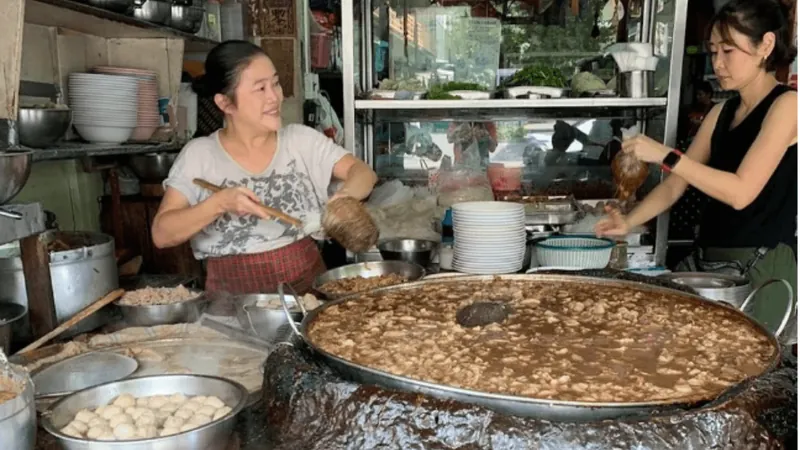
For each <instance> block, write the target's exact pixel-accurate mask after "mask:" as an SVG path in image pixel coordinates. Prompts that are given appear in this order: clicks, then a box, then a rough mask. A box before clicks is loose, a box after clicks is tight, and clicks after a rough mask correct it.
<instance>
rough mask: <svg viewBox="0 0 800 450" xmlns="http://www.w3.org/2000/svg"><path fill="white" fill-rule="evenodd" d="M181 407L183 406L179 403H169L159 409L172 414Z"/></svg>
mask: <svg viewBox="0 0 800 450" xmlns="http://www.w3.org/2000/svg"><path fill="white" fill-rule="evenodd" d="M180 407H181V405H179V404H177V403H167V404H166V405H164V406H162V407H161V408H159V410H160V411H166V412H168V413H170V414H171V413H174V412H175V411H177V410H178V409H180Z"/></svg>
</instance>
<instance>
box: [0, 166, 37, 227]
mask: <svg viewBox="0 0 800 450" xmlns="http://www.w3.org/2000/svg"><path fill="white" fill-rule="evenodd" d="M32 156H33V152H30V151H25V152H16V151H0V206H2V205H4V204H6V203H8V202H9V201H11V199H13V198H14V197H15V196H16V195H17V194H19V191H21V190H22V187H23V186H25V183H26V182H27V181H28V177H29V176H30V174H31V160H32ZM0 216H5V217H8V218H10V219H21V218H22V215H21V214H19V213H16V212H11V211H6V210H4V209H2V208H0Z"/></svg>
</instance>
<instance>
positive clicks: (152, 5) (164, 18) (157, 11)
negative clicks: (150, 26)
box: [133, 0, 172, 25]
mask: <svg viewBox="0 0 800 450" xmlns="http://www.w3.org/2000/svg"><path fill="white" fill-rule="evenodd" d="M171 8H172V2H167V1H161V0H145V1H144V3H143V4H142V5H141V6H136V8H134V10H133V17H136V18H137V19H140V20H144V21H145V22H150V23H157V24H160V25H169V20H170V17H171V15H172V10H171Z"/></svg>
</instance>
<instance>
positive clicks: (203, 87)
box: [192, 75, 214, 97]
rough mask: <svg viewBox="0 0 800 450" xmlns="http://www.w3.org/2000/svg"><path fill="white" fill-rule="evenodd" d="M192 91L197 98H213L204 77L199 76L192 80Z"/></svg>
mask: <svg viewBox="0 0 800 450" xmlns="http://www.w3.org/2000/svg"><path fill="white" fill-rule="evenodd" d="M192 90H193V91H194V93H195V94H197V96H198V97H213V96H214V92H211V89H209V86H208V83H207V82H206V76H205V75H200V76H199V77H197V78H195V79H194V80H192Z"/></svg>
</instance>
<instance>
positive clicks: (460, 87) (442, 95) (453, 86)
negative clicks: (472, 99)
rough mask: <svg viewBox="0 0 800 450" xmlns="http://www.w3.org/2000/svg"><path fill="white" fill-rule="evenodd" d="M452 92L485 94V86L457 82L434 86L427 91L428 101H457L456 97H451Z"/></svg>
mask: <svg viewBox="0 0 800 450" xmlns="http://www.w3.org/2000/svg"><path fill="white" fill-rule="evenodd" d="M453 91H482V92H486V91H487V89H486V87H485V86H481V85H479V84H477V83H462V82H459V81H450V82H447V83H444V84H440V85H436V86H433V87H431V88H430V89H429V90H428V95H427V98H428V100H458V97H456V96H454V95H451V94H450V92H453Z"/></svg>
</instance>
